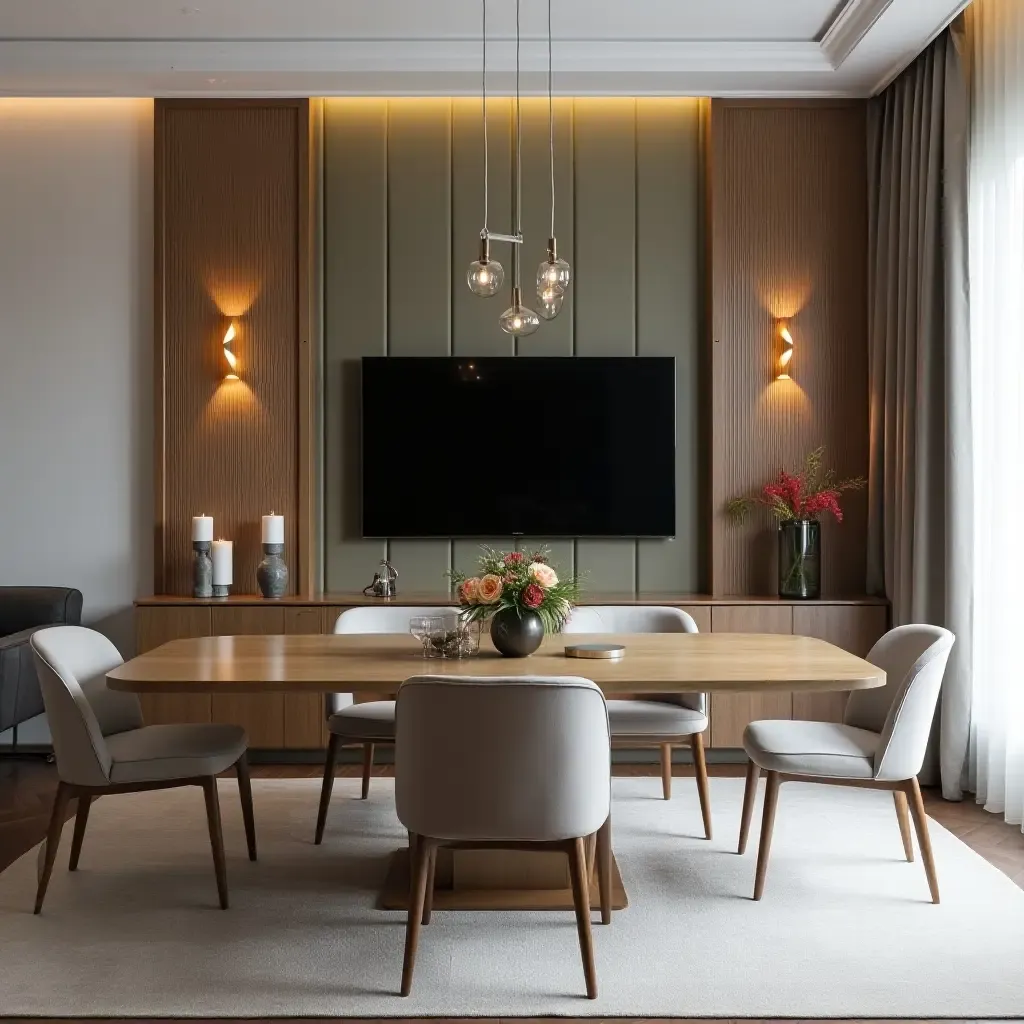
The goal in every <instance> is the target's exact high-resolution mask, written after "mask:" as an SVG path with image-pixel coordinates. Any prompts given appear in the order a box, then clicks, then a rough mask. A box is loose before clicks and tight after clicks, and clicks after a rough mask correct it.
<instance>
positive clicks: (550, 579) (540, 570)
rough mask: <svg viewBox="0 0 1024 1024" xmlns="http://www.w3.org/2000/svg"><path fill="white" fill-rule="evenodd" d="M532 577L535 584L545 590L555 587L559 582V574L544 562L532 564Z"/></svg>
mask: <svg viewBox="0 0 1024 1024" xmlns="http://www.w3.org/2000/svg"><path fill="white" fill-rule="evenodd" d="M530 575H531V576H532V577H533V579H534V580H535V582H537V583H539V584H540V585H541V586H542V587H545V588H547V587H553V586H554V585H555V584H556V583H557V582H558V574H557V573H556V572H555V570H554V569H552V568H551V566H550V565H545V564H544V563H543V562H531V563H530Z"/></svg>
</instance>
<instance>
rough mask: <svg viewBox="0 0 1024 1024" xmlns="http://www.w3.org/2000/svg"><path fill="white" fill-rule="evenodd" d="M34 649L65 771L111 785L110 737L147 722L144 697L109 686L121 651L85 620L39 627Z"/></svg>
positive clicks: (70, 778)
mask: <svg viewBox="0 0 1024 1024" xmlns="http://www.w3.org/2000/svg"><path fill="white" fill-rule="evenodd" d="M32 653H33V655H34V656H35V662H36V674H37V675H38V677H39V688H40V689H41V690H42V693H43V705H44V706H45V708H46V719H47V723H48V725H49V727H50V735H51V736H52V737H53V752H54V756H55V757H56V760H57V771H58V773H59V774H60V777H61V778H62V779H63V780H64V781H65V782H73V783H76V784H78V785H81V786H103V785H105V784H106V783H107V782H109V781H110V763H111V762H110V753H109V751H108V750H107V744H106V743H105V742H104V737H106V736H113V735H115V734H116V733H119V732H126V731H127V730H129V729H138V728H139V727H140V726H141V725H142V709H141V707H140V706H139V699H138V697H136V696H135V694H133V693H119V692H118V691H116V690H111V689H110V688H109V687H108V686H107V673H108V672H110V671H111V670H112V669H115V668H117V666H118V665H120V664H122V658H121V655H120V654H118V652H117V648H116V647H115V646H114V645H113V644H112V643H111V642H110V641H109V640H108V639H107V638H106V637H105V636H104V635H103V634H102V633H97V632H96V631H95V630H92V629H86V628H85V627H84V626H53V627H51V628H49V629H41V630H39V632H38V633H35V634H34V635H33V637H32Z"/></svg>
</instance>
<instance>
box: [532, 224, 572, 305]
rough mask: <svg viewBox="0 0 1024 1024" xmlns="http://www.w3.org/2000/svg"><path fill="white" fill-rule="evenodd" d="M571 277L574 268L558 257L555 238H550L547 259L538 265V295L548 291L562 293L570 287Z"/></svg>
mask: <svg viewBox="0 0 1024 1024" xmlns="http://www.w3.org/2000/svg"><path fill="white" fill-rule="evenodd" d="M571 278H572V270H571V269H570V267H569V264H568V263H566V262H565V260H563V259H559V258H558V249H557V246H556V244H555V240H554V239H553V238H549V239H548V255H547V259H545V260H544V262H543V263H541V265H540V266H539V267H537V295H538V296H539V297H541V296H543V293H544V292H547V291H553V292H557V293H558V294H559V295H561V294H562V293H563V292H564V291H565V289H566V288H568V287H569V281H570V280H571ZM541 301H543V298H542V299H541Z"/></svg>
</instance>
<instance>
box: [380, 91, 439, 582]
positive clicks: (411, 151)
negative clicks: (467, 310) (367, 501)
mask: <svg viewBox="0 0 1024 1024" xmlns="http://www.w3.org/2000/svg"><path fill="white" fill-rule="evenodd" d="M388 106H389V125H388V280H389V283H390V288H389V297H388V314H389V315H388V355H392V356H403V355H404V356H446V355H450V354H451V351H452V337H451V325H452V316H451V313H452V279H451V270H452V253H451V235H452V208H451V188H452V180H451V101H450V100H447V99H422V100H421V99H416V100H402V101H401V102H390V103H389V105H388ZM413 429H416V427H415V425H413ZM412 440H413V435H412V434H410V443H411V442H412ZM389 554H390V557H391V559H392V561H393V562H394V563H395V565H396V567H397V568H398V570H399V572H400V573H401V585H402V586H403V588H404V589H405V590H407V591H408V590H428V591H429V590H433V591H436V590H438V589H439V588H440V587H442V586H444V574H445V572H446V571H447V570H448V569H449V568H450V567H451V542H450V541H446V540H393V541H390V542H389Z"/></svg>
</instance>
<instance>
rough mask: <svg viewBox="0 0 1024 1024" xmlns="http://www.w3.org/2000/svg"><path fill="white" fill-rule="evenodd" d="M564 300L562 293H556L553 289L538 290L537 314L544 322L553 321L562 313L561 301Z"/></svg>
mask: <svg viewBox="0 0 1024 1024" xmlns="http://www.w3.org/2000/svg"><path fill="white" fill-rule="evenodd" d="M564 298H565V293H564V292H556V291H555V290H554V289H553V288H538V290H537V312H538V313H539V314H540V315H541V316H542V317H544V319H545V320H554V319H555V317H556V316H558V314H559V313H560V312H561V311H562V300H563V299H564Z"/></svg>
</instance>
